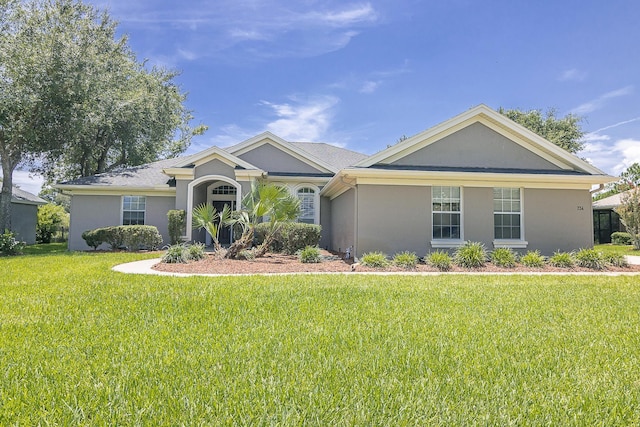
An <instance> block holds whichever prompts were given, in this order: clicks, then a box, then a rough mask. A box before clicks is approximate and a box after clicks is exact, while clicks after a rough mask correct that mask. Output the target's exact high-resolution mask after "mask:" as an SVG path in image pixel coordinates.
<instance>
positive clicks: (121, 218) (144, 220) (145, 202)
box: [120, 194, 148, 225]
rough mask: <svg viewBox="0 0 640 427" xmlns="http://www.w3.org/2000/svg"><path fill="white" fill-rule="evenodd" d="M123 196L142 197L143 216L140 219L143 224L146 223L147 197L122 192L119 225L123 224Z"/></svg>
mask: <svg viewBox="0 0 640 427" xmlns="http://www.w3.org/2000/svg"><path fill="white" fill-rule="evenodd" d="M125 197H144V211H143V212H144V217H143V219H142V221H143V222H144V225H147V197H148V196H141V195H139V194H124V195H122V196H121V197H120V225H124V198H125ZM130 212H140V211H131V210H130Z"/></svg>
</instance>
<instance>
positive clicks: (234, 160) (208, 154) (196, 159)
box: [172, 146, 258, 169]
mask: <svg viewBox="0 0 640 427" xmlns="http://www.w3.org/2000/svg"><path fill="white" fill-rule="evenodd" d="M214 159H218V160H220V161H222V162H223V163H225V164H227V165H229V166H231V167H235V166H241V167H243V168H245V169H258V168H256V167H255V166H254V165H252V164H251V163H249V162H246V161H244V160H242V159H240V158H238V157H236V156H234V155H233V154H231V153H229V152H228V151H225V150H223V149H222V148H219V147H216V146H213V147H211V148H208V149H206V150H204V151H201V152H200V153H198V154H195V155H193V156H190V157H189V158H187V159H185V160H182V161H180V162H178V163H176V164H174V165H173V167H172V169H174V168H181V167H184V166H188V165H191V164H193V165H195V166H200V165H202V164H204V163H207V162H209V161H211V160H214Z"/></svg>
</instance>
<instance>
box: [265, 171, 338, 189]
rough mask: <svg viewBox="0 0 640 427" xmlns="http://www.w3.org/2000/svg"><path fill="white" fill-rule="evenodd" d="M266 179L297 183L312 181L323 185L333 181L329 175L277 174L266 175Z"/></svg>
mask: <svg viewBox="0 0 640 427" xmlns="http://www.w3.org/2000/svg"><path fill="white" fill-rule="evenodd" d="M266 179H267V181H268V182H287V183H290V184H291V183H295V184H296V185H297V184H298V183H299V182H312V183H314V184H315V185H318V186H322V185H326V183H327V182H329V181H331V178H329V177H319V176H277V175H269V174H267V175H266Z"/></svg>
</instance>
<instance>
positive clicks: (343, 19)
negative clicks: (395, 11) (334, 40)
mask: <svg viewBox="0 0 640 427" xmlns="http://www.w3.org/2000/svg"><path fill="white" fill-rule="evenodd" d="M308 18H309V20H311V21H319V22H326V23H328V24H330V25H334V26H337V27H345V26H350V25H354V24H359V23H362V22H375V21H376V19H377V18H378V14H377V13H376V11H375V9H374V8H373V6H371V4H370V3H365V4H356V5H352V6H347V8H345V9H343V10H339V11H337V10H336V11H327V12H324V13H322V12H320V13H318V12H311V13H310V14H309V15H308Z"/></svg>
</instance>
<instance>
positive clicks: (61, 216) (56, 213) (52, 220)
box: [36, 203, 69, 243]
mask: <svg viewBox="0 0 640 427" xmlns="http://www.w3.org/2000/svg"><path fill="white" fill-rule="evenodd" d="M64 226H67V227H68V226H69V214H68V213H67V211H65V210H64V207H62V206H60V205H55V204H53V203H47V204H46V205H42V206H38V223H37V225H36V241H37V242H38V243H51V239H52V238H53V235H54V234H55V233H57V232H58V231H59V230H60V229H61V228H62V227H64Z"/></svg>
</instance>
